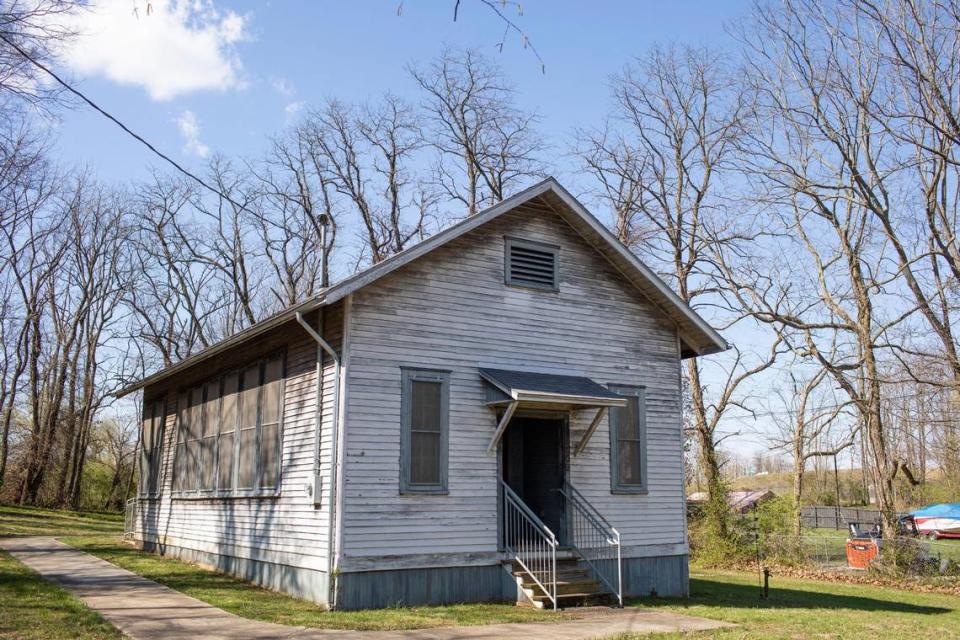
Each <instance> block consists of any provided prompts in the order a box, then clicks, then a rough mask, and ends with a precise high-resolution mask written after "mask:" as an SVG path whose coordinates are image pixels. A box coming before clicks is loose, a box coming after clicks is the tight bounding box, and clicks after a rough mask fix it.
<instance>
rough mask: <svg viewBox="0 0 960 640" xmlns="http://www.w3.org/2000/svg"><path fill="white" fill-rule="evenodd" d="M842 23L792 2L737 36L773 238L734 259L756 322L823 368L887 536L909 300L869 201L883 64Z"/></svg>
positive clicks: (762, 11)
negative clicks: (894, 354)
mask: <svg viewBox="0 0 960 640" xmlns="http://www.w3.org/2000/svg"><path fill="white" fill-rule="evenodd" d="M839 20H842V16H841V15H840V14H838V13H837V12H835V11H833V10H832V9H830V8H829V7H827V6H826V5H821V4H820V3H818V2H816V1H810V2H807V1H799V2H793V1H789V2H785V3H783V5H782V6H781V7H778V8H774V7H758V8H757V10H756V12H755V28H754V30H752V31H750V32H749V33H748V34H747V35H746V36H745V37H744V40H745V42H746V43H747V46H748V47H749V48H750V54H749V56H748V64H749V67H750V69H749V77H750V78H751V79H752V82H753V84H754V87H755V90H756V91H757V93H758V95H759V96H760V100H759V102H760V105H761V107H760V110H759V114H760V117H759V118H758V124H759V123H763V124H764V125H765V126H763V127H761V126H758V127H756V128H754V129H753V135H751V137H750V138H749V141H748V143H746V144H745V145H744V149H745V150H748V152H749V154H750V156H751V157H752V161H751V165H750V167H749V170H750V172H751V175H752V176H753V178H754V179H755V180H756V182H755V185H756V186H757V187H758V190H757V198H758V200H759V201H760V202H761V203H762V204H763V206H764V207H765V209H766V210H767V211H768V212H769V213H770V220H771V224H773V225H776V226H779V228H780V231H781V236H780V240H779V242H778V246H777V247H776V255H775V256H773V257H772V259H771V261H770V262H767V263H766V264H764V265H763V266H759V265H756V266H748V265H741V266H742V267H743V269H742V270H741V273H740V274H739V276H738V277H739V282H740V285H741V288H740V292H749V293H747V294H745V296H744V297H743V298H741V301H742V302H744V304H745V305H747V306H752V307H753V308H754V309H755V310H756V313H755V317H756V318H758V319H760V320H762V321H764V322H769V323H771V324H774V325H775V326H777V327H778V331H780V332H781V333H782V334H783V335H785V336H788V337H787V338H786V341H787V343H788V344H789V345H790V346H791V348H792V349H794V351H795V352H796V353H798V354H799V355H801V356H804V357H808V358H810V359H812V360H813V361H814V362H815V363H816V364H817V365H818V366H820V367H823V368H824V369H825V370H826V371H827V374H828V375H829V376H830V377H831V378H832V379H833V380H834V381H835V382H836V383H837V384H838V385H839V386H840V387H841V388H842V389H843V391H844V392H845V393H846V394H847V395H848V396H849V397H850V399H851V401H852V404H853V406H854V407H855V408H856V410H857V412H858V415H859V418H860V420H861V422H862V424H863V428H864V433H865V437H866V442H867V444H868V447H867V449H868V452H869V456H870V462H871V465H870V466H871V472H872V474H873V478H874V485H875V486H876V488H877V501H878V506H879V507H880V509H881V511H882V512H883V514H884V517H883V523H884V533H885V535H894V533H895V528H896V517H895V507H894V502H893V480H894V478H895V477H896V476H897V474H898V473H899V472H900V471H901V470H902V468H903V461H902V460H901V459H899V458H898V457H897V456H896V454H895V453H894V452H893V451H892V449H891V447H890V443H889V441H888V434H887V430H886V429H885V426H884V422H883V415H882V412H881V399H882V383H883V380H882V371H883V365H884V358H885V355H886V354H887V353H888V351H887V345H888V344H890V336H891V333H890V332H891V330H892V329H894V328H896V327H898V326H899V325H900V324H901V323H902V322H904V321H905V320H907V319H909V318H910V317H911V316H912V315H913V313H914V312H915V309H916V305H915V303H914V301H911V300H904V299H903V297H902V296H898V295H896V293H897V287H898V283H899V282H900V278H901V273H900V270H899V269H897V268H896V267H894V266H892V265H891V262H890V260H889V259H888V252H889V248H890V243H889V242H887V240H888V239H889V238H887V237H885V234H884V228H883V225H882V221H880V224H878V215H877V213H878V208H879V207H881V206H886V205H882V204H878V202H877V201H876V199H875V198H876V197H877V195H878V193H882V188H883V187H882V181H883V179H884V175H885V173H886V171H887V170H888V167H887V166H886V164H885V162H886V161H887V160H888V159H889V158H890V157H891V156H890V153H891V149H890V147H889V145H888V144H887V141H886V140H885V139H884V137H883V136H882V135H877V134H876V132H875V130H874V128H873V127H872V126H871V125H872V121H871V116H870V114H869V112H868V111H867V110H866V108H865V105H867V104H869V102H870V101H871V100H872V99H873V98H872V96H873V93H872V92H873V91H875V90H876V87H877V84H876V83H875V82H874V81H875V79H876V75H877V66H878V64H879V63H878V61H877V60H876V59H875V58H871V57H870V56H863V55H859V54H858V53H857V52H855V51H847V50H844V49H843V48H842V47H840V46H838V44H837V41H836V39H835V38H834V37H833V32H832V30H830V29H827V28H825V27H824V25H826V24H827V23H831V24H835V23H836V22H837V21H839ZM818 25H819V26H820V28H813V27H815V26H818ZM853 94H856V99H854V100H851V95H853ZM878 185H879V186H878ZM878 189H879V190H880V191H878ZM881 197H882V196H881ZM791 244H793V246H792V247H791V246H790V245H791ZM801 256H803V258H801Z"/></svg>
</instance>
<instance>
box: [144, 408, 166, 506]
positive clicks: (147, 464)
mask: <svg viewBox="0 0 960 640" xmlns="http://www.w3.org/2000/svg"><path fill="white" fill-rule="evenodd" d="M165 414H166V412H165V411H164V404H163V400H158V401H156V402H150V403H148V404H146V405H145V406H144V408H143V431H142V432H141V436H140V438H141V445H140V485H139V493H140V495H141V496H143V497H149V496H156V495H158V494H159V493H160V468H161V466H162V464H163V432H164V422H165V417H166V416H165Z"/></svg>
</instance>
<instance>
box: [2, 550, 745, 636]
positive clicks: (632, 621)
mask: <svg viewBox="0 0 960 640" xmlns="http://www.w3.org/2000/svg"><path fill="white" fill-rule="evenodd" d="M0 547H2V548H3V549H4V550H5V551H7V552H9V553H10V554H11V555H13V557H15V558H17V559H18V560H20V561H21V562H23V563H24V564H26V565H27V566H28V567H30V568H31V569H33V570H34V571H36V572H37V573H39V574H40V575H42V576H43V577H44V578H46V579H48V580H51V581H53V582H56V583H57V584H59V585H61V586H62V587H63V588H65V589H66V590H67V591H69V592H71V593H72V594H74V595H75V596H77V597H78V598H80V600H82V601H83V602H84V604H86V605H87V606H88V607H90V608H91V609H94V610H96V611H98V612H99V613H100V614H101V615H102V616H103V617H104V618H105V619H106V620H108V621H109V622H110V623H112V624H113V625H114V626H116V627H117V628H118V629H119V630H120V631H122V632H123V633H124V634H126V635H127V636H129V637H130V638H134V639H135V640H158V639H161V638H164V639H183V640H197V639H199V638H211V639H222V640H260V639H266V638H291V639H293V638H295V639H296V640H311V639H316V640H359V639H360V638H365V639H370V640H427V639H430V640H460V639H461V638H462V639H465V640H466V639H470V640H488V639H489V640H493V639H495V638H505V637H521V638H527V639H529V640H574V639H580V638H601V637H604V636H609V635H615V634H620V633H628V632H633V633H659V632H668V631H704V630H709V629H719V628H723V627H728V626H732V625H729V624H726V623H723V622H717V621H715V620H706V619H704V618H694V617H690V616H680V615H674V614H671V613H666V612H661V611H653V610H646V609H642V608H636V607H633V608H627V609H609V610H608V609H599V610H598V609H594V610H591V611H589V612H586V611H585V612H584V617H583V618H582V619H578V620H574V621H566V622H557V623H553V624H551V623H546V624H542V623H536V624H496V625H486V626H475V627H441V628H434V629H417V630H412V631H340V630H332V629H331V630H322V629H305V628H302V627H288V626H284V625H279V624H273V623H270V622H259V621H256V620H247V619H245V618H240V617H238V616H235V615H233V614H230V613H227V612H226V611H223V610H222V609H218V608H216V607H213V606H211V605H209V604H207V603H205V602H201V601H200V600H196V599H194V598H191V597H189V596H186V595H184V594H182V593H180V592H179V591H174V590H173V589H170V588H168V587H164V586H162V585H160V584H157V583H156V582H153V581H152V580H147V579H146V578H142V577H140V576H138V575H136V574H134V573H131V572H129V571H126V570H125V569H121V568H119V567H117V566H115V565H112V564H110V563H109V562H106V561H105V560H101V559H99V558H96V557H94V556H91V555H89V554H87V553H83V552H82V551H78V550H76V549H74V548H73V547H71V546H69V545H66V544H64V543H62V542H59V541H57V540H55V539H53V538H0Z"/></svg>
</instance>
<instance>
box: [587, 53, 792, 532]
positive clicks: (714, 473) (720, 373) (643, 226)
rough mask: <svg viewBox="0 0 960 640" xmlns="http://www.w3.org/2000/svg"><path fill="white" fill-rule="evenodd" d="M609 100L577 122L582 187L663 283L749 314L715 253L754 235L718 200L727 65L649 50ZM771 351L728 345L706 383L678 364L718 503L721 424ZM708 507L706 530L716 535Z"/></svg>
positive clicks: (774, 347)
mask: <svg viewBox="0 0 960 640" xmlns="http://www.w3.org/2000/svg"><path fill="white" fill-rule="evenodd" d="M614 94H615V97H616V99H617V110H616V113H615V114H614V116H613V117H612V118H611V119H610V120H609V121H608V122H607V124H606V125H605V126H604V128H603V129H600V130H596V131H581V132H579V135H578V137H579V141H578V150H577V151H578V155H579V156H580V158H581V160H582V163H583V167H584V169H585V170H586V171H587V172H588V173H589V174H590V175H591V176H593V178H594V179H595V183H596V185H597V187H595V189H594V191H593V195H594V196H595V197H597V198H598V199H599V200H600V201H601V202H602V203H604V204H605V205H606V206H608V207H609V208H610V209H612V210H613V212H614V215H615V225H616V232H617V235H618V237H619V238H620V239H621V241H623V242H624V243H625V244H627V245H628V246H630V247H631V248H632V249H634V250H635V251H636V252H638V253H639V254H641V255H643V256H644V258H645V259H646V260H652V261H653V264H654V267H655V268H656V269H657V270H658V271H659V272H660V273H661V274H662V275H663V276H664V277H665V278H666V279H667V280H668V281H669V282H670V283H671V284H672V285H673V287H674V289H675V290H676V291H677V293H678V294H679V296H680V297H681V298H682V299H683V300H684V302H686V303H688V304H689V305H691V307H693V308H694V309H697V310H698V311H700V312H701V313H705V314H706V315H707V317H709V318H710V319H711V320H712V321H713V322H714V324H715V325H719V326H721V327H723V328H726V329H730V328H733V327H735V326H737V325H738V324H740V323H741V322H744V321H745V320H746V321H747V322H750V320H749V318H748V315H747V314H745V313H743V312H742V311H741V310H740V309H738V308H737V307H736V305H728V304H727V303H726V298H725V296H724V293H723V290H724V289H725V288H726V286H727V284H726V283H725V281H724V278H725V274H724V273H723V272H722V270H718V269H717V268H716V266H715V265H716V262H717V260H718V257H717V256H718V255H719V254H722V253H725V254H729V255H736V256H739V257H741V258H743V259H746V258H747V256H748V255H749V254H748V250H749V245H750V244H751V243H752V242H754V241H755V240H756V238H758V237H759V232H758V230H757V229H753V228H751V226H750V223H749V219H748V218H749V216H748V215H746V214H745V213H744V212H740V211H738V212H736V213H734V212H733V211H731V209H730V208H729V205H730V203H731V202H732V201H733V197H734V193H733V192H732V191H731V190H730V189H729V187H728V186H726V185H724V183H723V180H724V174H725V172H728V171H733V170H734V169H735V164H734V160H735V158H734V154H735V152H736V143H737V141H738V140H740V139H741V138H742V137H743V136H744V124H745V120H746V118H747V116H748V115H749V110H750V98H749V96H748V94H747V93H746V91H745V90H744V87H742V86H741V85H740V84H739V83H738V81H737V78H736V77H735V74H734V73H733V71H732V69H731V68H730V67H729V64H728V63H727V62H726V61H725V60H724V59H723V58H722V56H719V55H717V54H716V53H715V52H711V51H707V50H702V49H693V48H687V49H677V48H669V49H662V48H656V49H654V50H652V51H651V52H650V53H649V54H648V55H647V56H645V57H643V58H641V59H638V60H636V61H635V63H634V64H632V65H631V66H629V67H627V69H626V70H625V71H624V72H623V74H622V75H620V76H619V77H617V78H616V79H615V81H614ZM781 350H782V345H781V343H780V341H779V340H778V339H776V338H772V339H771V342H770V347H769V349H768V350H767V352H766V353H760V354H757V355H751V354H748V353H746V352H741V351H740V350H739V349H737V348H736V347H734V349H733V352H732V355H729V356H728V357H726V358H723V359H722V360H718V361H717V362H716V363H715V364H714V365H713V366H714V368H715V369H717V371H716V377H718V378H719V379H720V380H721V382H720V384H719V386H718V388H716V389H713V390H709V391H708V390H707V389H706V384H705V382H704V373H703V371H704V367H705V366H707V365H705V364H704V363H703V362H702V361H701V360H699V359H690V360H689V361H688V363H687V368H686V377H687V381H688V384H689V389H690V396H691V397H690V412H689V421H688V428H689V429H690V430H691V432H692V433H693V434H694V437H695V440H696V446H697V450H698V454H699V462H700V467H701V472H702V473H703V475H704V479H705V481H706V486H707V491H708V493H709V495H710V500H711V502H714V503H716V504H718V505H719V504H724V505H725V504H726V502H725V497H726V491H725V489H724V483H723V477H722V474H721V466H722V460H721V459H720V457H719V456H718V453H717V446H718V444H719V443H720V440H721V436H720V427H721V425H723V424H724V416H725V415H727V414H728V413H729V411H730V410H731V409H735V408H739V409H746V410H749V407H747V405H746V404H745V401H746V398H745V395H744V391H745V390H746V388H747V387H748V384H747V383H748V382H749V381H750V380H751V379H752V378H754V377H755V376H757V375H759V374H761V373H763V372H764V371H766V370H768V369H769V368H770V367H771V366H772V365H773V363H774V361H775V360H776V358H777V356H778V354H779V353H780V352H781ZM722 516H723V514H722V513H719V510H718V512H717V521H716V522H715V525H716V529H717V531H718V533H720V534H721V535H726V534H727V524H726V521H725V519H724V518H723V517H722Z"/></svg>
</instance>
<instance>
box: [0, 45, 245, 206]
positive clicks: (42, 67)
mask: <svg viewBox="0 0 960 640" xmlns="http://www.w3.org/2000/svg"><path fill="white" fill-rule="evenodd" d="M0 40H3V41H4V42H6V43H7V44H8V45H10V47H12V48H13V49H14V50H15V51H16V52H17V53H19V54H20V55H21V56H23V58H24V60H27V61H28V62H30V63H31V64H32V65H34V66H35V67H37V68H38V69H40V70H41V71H43V72H44V73H46V74H47V75H49V76H50V77H51V78H53V79H54V80H55V81H56V82H57V83H58V84H59V85H60V86H62V87H63V88H64V89H66V90H67V91H69V92H70V93H72V94H73V95H75V96H77V97H78V98H80V99H81V100H83V101H84V102H85V103H87V104H88V105H89V106H90V107H91V108H92V109H94V110H95V111H96V112H97V113H99V114H100V115H102V116H103V117H104V118H106V119H107V120H110V121H111V122H112V123H114V124H115V125H117V126H118V127H120V128H121V129H122V130H123V131H124V132H125V133H126V134H128V135H129V136H131V137H133V138H134V139H135V140H136V141H138V142H139V143H140V144H142V145H143V146H145V147H146V148H147V149H149V150H150V151H151V152H152V153H153V154H154V155H156V156H157V157H159V158H160V159H162V160H164V161H165V162H167V163H168V164H169V165H170V166H172V167H173V168H174V169H176V170H177V171H179V172H180V173H182V174H183V175H185V176H187V177H188V178H190V179H191V180H193V181H194V182H196V183H197V184H199V185H200V186H201V187H203V188H204V189H207V190H208V191H210V192H211V193H214V194H216V195H218V196H219V197H221V198H223V199H224V200H226V201H227V202H229V203H230V204H232V205H233V206H235V207H237V208H238V209H242V210H244V211H247V212H248V213H253V212H252V211H250V210H249V209H247V208H246V207H245V206H243V205H242V204H240V203H239V202H237V201H235V200H234V199H233V198H231V197H230V196H228V195H227V194H225V193H223V192H222V191H220V190H219V189H217V188H216V187H214V186H212V185H211V184H209V183H208V182H206V181H205V180H203V178H201V177H199V176H198V175H196V174H195V173H193V172H191V171H189V170H187V169H185V168H184V167H183V166H181V165H180V164H179V163H178V162H177V161H176V160H174V159H173V158H171V157H170V156H168V155H167V154H165V153H163V152H162V151H160V150H159V149H157V148H156V147H155V146H153V145H152V144H151V143H150V142H148V141H147V140H146V139H145V138H144V137H143V136H141V135H140V134H138V133H136V132H135V131H133V130H131V129H130V127H128V126H127V125H125V124H124V123H122V122H121V121H120V120H119V119H117V118H116V117H115V116H113V115H112V114H110V113H109V112H107V111H106V110H105V109H103V108H102V107H101V106H100V105H98V104H97V103H96V102H94V101H93V100H91V99H90V98H88V97H87V96H86V95H84V94H83V93H82V92H81V91H80V90H79V89H76V88H74V87H73V86H72V85H71V84H70V83H68V82H67V81H66V80H64V79H63V78H61V77H60V76H58V75H57V74H56V73H54V71H53V70H52V69H50V68H49V67H47V66H46V65H45V64H43V63H42V62H40V61H39V60H37V59H35V58H34V57H33V56H31V55H30V54H29V53H28V52H26V51H24V49H23V48H22V47H21V46H20V45H18V44H17V43H15V42H13V41H12V40H10V38H8V37H7V36H6V35H5V34H3V33H2V32H0Z"/></svg>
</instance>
